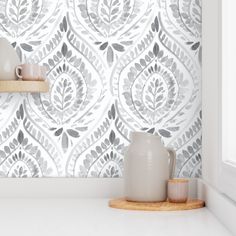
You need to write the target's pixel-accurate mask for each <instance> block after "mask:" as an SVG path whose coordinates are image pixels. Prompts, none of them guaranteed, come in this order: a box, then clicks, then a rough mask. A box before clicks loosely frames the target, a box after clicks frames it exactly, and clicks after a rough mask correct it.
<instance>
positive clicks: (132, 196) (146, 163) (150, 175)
mask: <svg viewBox="0 0 236 236" xmlns="http://www.w3.org/2000/svg"><path fill="white" fill-rule="evenodd" d="M175 160H176V154H175V151H174V150H172V149H166V148H165V147H164V145H163V144H162V142H161V139H160V137H159V136H155V135H152V134H149V133H144V132H133V133H132V135H131V144H130V145H129V147H128V148H127V150H126V153H125V159H124V181H125V197H126V199H127V200H129V201H139V202H157V201H158V202H159V201H165V200H166V198H167V181H168V179H170V178H173V175H174V170H175Z"/></svg>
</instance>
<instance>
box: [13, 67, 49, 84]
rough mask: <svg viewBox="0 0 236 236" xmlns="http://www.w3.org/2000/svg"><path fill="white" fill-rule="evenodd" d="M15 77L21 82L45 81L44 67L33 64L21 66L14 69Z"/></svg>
mask: <svg viewBox="0 0 236 236" xmlns="http://www.w3.org/2000/svg"><path fill="white" fill-rule="evenodd" d="M16 75H17V77H18V78H19V79H22V80H29V81H30V80H31V81H32V80H41V81H43V80H45V79H46V67H45V66H39V65H35V64H22V65H18V66H17V67H16Z"/></svg>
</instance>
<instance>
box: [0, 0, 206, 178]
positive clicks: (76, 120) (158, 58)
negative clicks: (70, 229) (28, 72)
mask: <svg viewBox="0 0 236 236" xmlns="http://www.w3.org/2000/svg"><path fill="white" fill-rule="evenodd" d="M0 6H1V7H0V34H1V37H6V38H7V39H8V40H9V41H10V42H11V44H12V46H13V47H14V48H15V50H16V51H17V53H18V55H19V56H20V58H21V60H22V61H23V62H29V63H39V64H41V65H44V66H46V67H47V68H48V72H47V77H48V80H49V81H50V91H49V93H46V94H43V93H42V94H38V93H34V94H33V93H32V94H21V95H20V94H0V176H2V177H19V178H25V177H43V176H44V177H45V176H54V177H57V176H69V177H104V178H113V177H114V178H115V177H120V176H122V172H123V158H124V148H125V146H127V145H128V144H129V142H130V132H132V131H134V130H142V131H144V132H148V133H152V134H158V135H160V136H161V138H162V140H163V141H164V143H165V145H166V146H171V147H173V148H174V149H175V150H176V151H177V167H176V176H185V177H199V176H201V154H200V152H201V94H200V93H201V53H202V52H201V50H202V46H201V8H202V6H201V1H200V0H160V1H154V0H148V1H146V0H101V1H98V0H78V1H75V0H59V1H52V0H34V1H29V0H0Z"/></svg>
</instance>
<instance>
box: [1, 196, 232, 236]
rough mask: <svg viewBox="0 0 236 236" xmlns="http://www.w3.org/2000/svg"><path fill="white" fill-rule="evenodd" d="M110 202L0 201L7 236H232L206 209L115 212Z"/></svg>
mask: <svg viewBox="0 0 236 236" xmlns="http://www.w3.org/2000/svg"><path fill="white" fill-rule="evenodd" d="M107 203H108V200H107V199H69V198H68V199H0V225H1V228H0V234H1V235H6V236H13V235H14V236H16V235H17V236H21V235H22V236H28V235H29V236H53V235H56V236H62V235H63V236H72V235H78V236H100V235H101V236H126V235H127V236H154V235H155V236H157V235H158V236H173V235H174V236H185V235H188V236H195V235H197V236H199V235H202V236H205V235H209V236H210V235H214V236H230V235H231V234H230V233H229V232H228V231H227V230H226V229H225V228H224V226H222V225H221V223H219V221H218V220H217V219H216V218H215V217H214V216H213V215H212V214H211V212H210V211H208V210H207V208H202V209H198V210H191V211H182V212H144V211H127V210H117V209H112V208H109V207H108V206H107Z"/></svg>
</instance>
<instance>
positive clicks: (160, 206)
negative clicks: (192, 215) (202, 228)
mask: <svg viewBox="0 0 236 236" xmlns="http://www.w3.org/2000/svg"><path fill="white" fill-rule="evenodd" d="M109 206H110V207H112V208H118V209H125V210H141V211H183V210H192V209H197V208H202V207H204V206H205V203H204V201H202V200H198V199H194V200H188V201H187V202H186V203H171V202H168V201H167V202H131V201H127V200H125V199H124V198H119V199H113V200H110V201H109Z"/></svg>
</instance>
